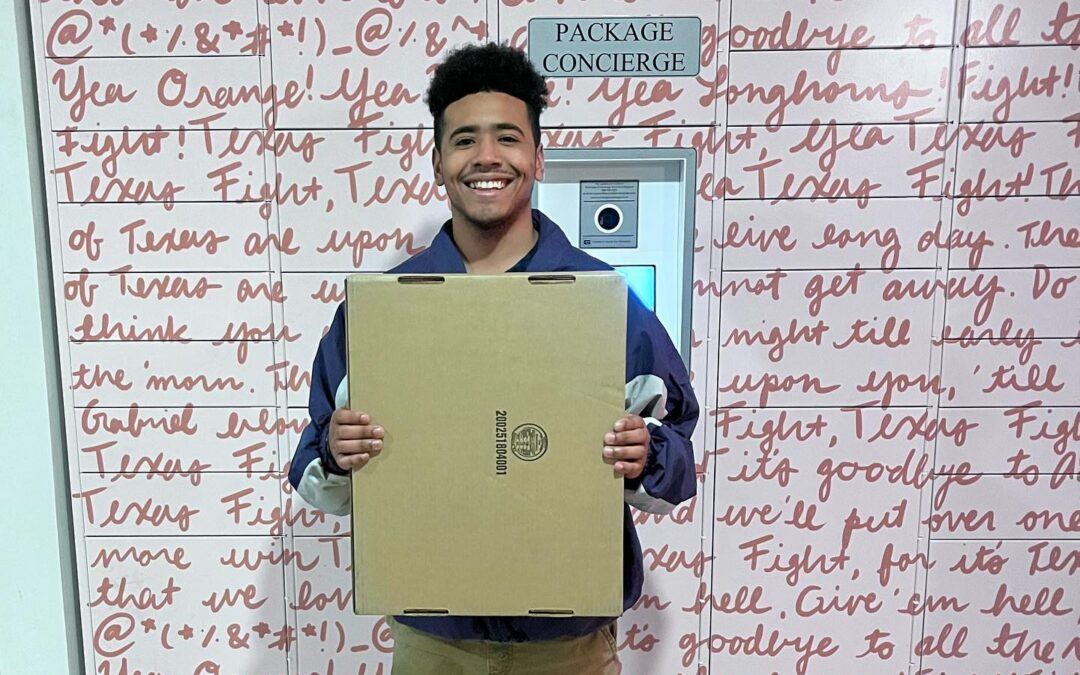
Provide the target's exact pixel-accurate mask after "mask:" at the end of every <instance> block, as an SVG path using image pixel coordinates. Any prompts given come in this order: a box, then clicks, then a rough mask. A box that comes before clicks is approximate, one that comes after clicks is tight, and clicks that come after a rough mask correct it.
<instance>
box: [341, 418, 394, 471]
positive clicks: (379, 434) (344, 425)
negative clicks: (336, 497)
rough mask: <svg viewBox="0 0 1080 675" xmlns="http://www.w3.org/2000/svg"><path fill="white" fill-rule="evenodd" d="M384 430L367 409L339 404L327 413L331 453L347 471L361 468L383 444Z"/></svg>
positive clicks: (378, 451)
mask: <svg viewBox="0 0 1080 675" xmlns="http://www.w3.org/2000/svg"><path fill="white" fill-rule="evenodd" d="M385 435H386V432H385V431H384V430H383V428H382V427H380V426H377V425H374V424H372V423H371V417H370V416H369V415H368V414H367V413H362V412H354V411H352V410H349V409H348V408H338V409H337V410H335V411H334V414H333V415H331V416H330V436H329V439H328V442H329V444H330V454H331V455H332V456H333V457H334V461H335V462H337V465H338V466H340V467H341V468H342V469H345V470H346V471H355V470H357V469H362V468H364V465H366V464H367V463H368V461H370V460H371V458H372V457H375V456H376V455H378V454H379V453H380V452H382V448H383V440H382V439H383V437H384V436H385Z"/></svg>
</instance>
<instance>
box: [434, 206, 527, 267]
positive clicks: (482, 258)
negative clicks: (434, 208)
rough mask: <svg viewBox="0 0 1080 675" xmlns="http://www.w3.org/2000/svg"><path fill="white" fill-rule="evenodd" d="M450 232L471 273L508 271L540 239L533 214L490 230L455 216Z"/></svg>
mask: <svg viewBox="0 0 1080 675" xmlns="http://www.w3.org/2000/svg"><path fill="white" fill-rule="evenodd" d="M450 231H451V233H452V234H453V235H454V243H455V244H457V247H458V250H459V251H461V256H462V257H463V258H464V260H465V269H466V270H467V271H468V272H469V273H470V274H501V273H503V272H505V271H506V270H508V269H510V268H511V267H513V266H514V265H515V264H517V262H518V261H519V260H521V259H522V258H523V257H525V254H526V253H528V252H529V251H530V250H532V247H533V245H535V244H536V239H537V237H538V234H537V233H536V230H535V228H533V222H532V212H531V211H527V212H526V213H525V214H524V217H519V218H516V219H515V220H513V221H511V222H509V223H506V224H504V225H501V226H499V227H494V228H491V229H489V230H482V229H480V228H478V227H475V226H473V225H468V224H463V223H462V222H461V221H460V220H459V219H457V218H456V217H455V218H453V219H452V220H451V222H450Z"/></svg>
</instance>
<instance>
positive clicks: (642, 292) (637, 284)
mask: <svg viewBox="0 0 1080 675" xmlns="http://www.w3.org/2000/svg"><path fill="white" fill-rule="evenodd" d="M614 267H615V271H616V272H618V273H619V274H621V275H623V278H624V279H626V285H627V286H628V287H629V288H630V290H631V291H633V292H634V295H636V296H637V297H638V300H641V303H642V304H643V305H645V306H646V307H648V308H649V311H650V312H655V311H656V268H655V267H653V266H652V265H614Z"/></svg>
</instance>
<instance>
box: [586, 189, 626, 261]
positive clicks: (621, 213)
mask: <svg viewBox="0 0 1080 675" xmlns="http://www.w3.org/2000/svg"><path fill="white" fill-rule="evenodd" d="M578 222H579V223H580V227H579V228H578V248H636V247H637V243H638V181H636V180H593V181H584V180H583V181H581V214H580V220H579V221H578Z"/></svg>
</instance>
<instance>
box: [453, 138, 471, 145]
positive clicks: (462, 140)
mask: <svg viewBox="0 0 1080 675" xmlns="http://www.w3.org/2000/svg"><path fill="white" fill-rule="evenodd" d="M469 143H472V139H471V138H459V139H457V140H456V141H454V145H456V146H462V145H468V144H469Z"/></svg>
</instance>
